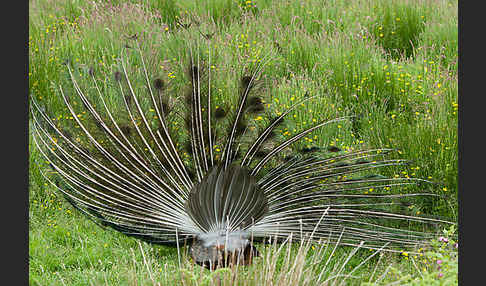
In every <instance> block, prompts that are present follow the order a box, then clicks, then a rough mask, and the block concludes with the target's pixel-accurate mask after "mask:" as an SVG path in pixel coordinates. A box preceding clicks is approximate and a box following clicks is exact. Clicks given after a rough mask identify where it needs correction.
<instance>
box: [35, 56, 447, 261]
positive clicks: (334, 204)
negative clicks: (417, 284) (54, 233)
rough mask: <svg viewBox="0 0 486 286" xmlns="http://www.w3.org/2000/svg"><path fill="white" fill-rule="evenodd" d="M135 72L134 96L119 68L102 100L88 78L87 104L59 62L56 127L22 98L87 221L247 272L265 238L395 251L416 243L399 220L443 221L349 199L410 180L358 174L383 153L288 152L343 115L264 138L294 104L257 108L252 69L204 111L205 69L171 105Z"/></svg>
mask: <svg viewBox="0 0 486 286" xmlns="http://www.w3.org/2000/svg"><path fill="white" fill-rule="evenodd" d="M141 62H142V67H143V69H141V70H142V71H141V77H142V78H143V81H144V86H143V88H144V90H145V92H140V91H139V89H137V87H136V86H134V85H133V83H132V82H133V81H132V79H131V77H130V72H129V71H128V68H127V62H126V61H122V70H121V71H118V72H115V74H114V77H113V79H112V81H113V84H114V86H115V87H116V89H117V90H118V92H117V93H116V96H115V99H116V100H114V99H113V98H114V97H113V96H109V95H108V93H109V92H110V91H112V89H106V88H103V87H102V86H100V85H99V84H98V82H97V81H96V80H95V77H94V75H93V73H92V72H90V73H88V74H89V77H90V78H92V81H91V84H90V89H89V90H90V91H91V92H92V93H94V95H88V90H86V89H83V88H81V86H80V85H79V82H78V79H77V76H76V75H75V69H74V70H73V68H72V67H70V66H68V71H69V80H70V81H71V82H72V89H71V94H68V92H67V90H68V89H69V88H68V87H60V94H61V99H62V102H63V104H64V106H65V108H66V110H67V112H68V113H69V114H70V116H71V117H72V120H70V121H69V123H63V124H61V123H60V122H59V121H57V122H56V120H55V118H53V115H52V114H50V113H49V111H48V109H49V106H41V105H40V104H39V103H38V102H36V101H32V106H33V108H32V115H33V117H32V118H33V132H34V142H35V144H36V146H37V147H38V148H39V150H40V152H41V153H42V154H43V155H44V157H45V158H46V160H47V162H49V164H50V166H51V167H52V168H53V169H54V171H55V173H56V174H57V175H58V176H57V177H56V178H51V177H49V176H46V179H47V180H49V181H51V183H53V185H55V186H56V188H57V189H58V190H59V191H60V192H61V193H62V194H63V195H64V197H65V198H66V200H67V201H69V202H70V203H71V204H72V205H73V206H74V207H75V208H76V209H77V210H79V211H80V212H82V213H84V214H85V215H86V216H88V217H89V218H91V219H93V220H94V221H95V222H97V223H99V224H100V225H102V226H107V227H111V228H113V229H115V230H117V231H119V232H121V233H124V234H126V235H129V236H133V237H136V238H138V239H141V240H144V241H148V242H150V243H154V244H169V245H177V244H181V243H183V242H184V241H185V240H189V241H191V243H192V245H191V246H190V249H189V251H190V253H191V256H192V257H193V259H194V260H195V261H196V262H197V263H199V264H203V265H208V266H210V265H212V266H214V265H217V264H218V262H219V263H223V264H226V263H228V257H229V256H228V254H231V255H232V257H237V259H238V263H241V264H247V263H250V262H251V257H252V256H255V255H258V251H256V249H255V248H254V247H253V243H252V242H253V241H257V240H262V239H264V238H265V237H269V236H273V237H276V238H281V239H285V238H288V237H289V236H292V237H293V239H294V240H298V239H303V238H305V237H311V238H313V239H315V240H319V239H320V240H325V241H328V242H332V243H337V242H339V243H341V244H344V245H357V244H359V243H360V242H362V241H364V242H365V244H364V247H369V248H383V247H384V248H385V249H388V250H397V249H403V248H404V247H413V246H414V245H416V244H417V243H420V242H423V240H424V239H427V238H428V237H429V236H430V232H424V231H413V230H410V229H407V228H404V227H403V223H405V224H406V225H407V224H410V223H415V224H417V225H426V224H438V223H444V221H440V220H438V219H432V218H427V217H417V216H411V215H407V214H404V213H402V212H399V211H398V207H399V206H400V202H402V201H403V200H407V199H411V198H412V199H413V197H415V196H418V195H424V194H408V193H402V194H388V193H385V192H381V193H380V192H376V193H375V194H365V193H363V190H367V189H370V188H373V189H377V190H378V189H390V188H395V187H401V186H404V185H408V184H417V183H420V182H421V180H418V179H412V178H387V177H383V176H370V175H369V171H376V170H379V169H380V168H383V167H386V166H391V165H401V164H404V163H405V161H404V160H399V159H387V157H386V156H387V154H388V153H389V152H391V151H393V150H390V149H373V150H360V151H353V152H342V151H341V150H340V149H339V148H337V147H332V148H329V149H327V150H326V149H323V148H320V147H316V146H315V147H309V148H300V149H299V148H298V147H295V146H296V145H298V144H295V143H298V142H299V141H301V140H302V138H304V137H305V136H306V135H308V134H310V133H311V132H313V131H315V130H317V129H320V128H323V127H324V126H325V125H327V124H332V123H334V122H338V121H342V120H346V118H337V119H333V120H328V121H323V122H318V123H316V124H315V125H313V126H311V127H309V128H307V129H304V130H302V131H300V132H298V133H296V134H294V135H293V136H290V138H281V137H279V136H277V132H276V130H278V129H279V128H281V126H283V125H284V124H285V122H286V120H287V119H286V117H287V116H288V114H289V113H290V112H291V111H293V110H295V109H296V108H299V107H300V106H301V104H302V102H299V103H296V104H294V105H293V106H291V107H290V108H289V109H288V110H286V111H285V112H282V113H281V115H280V116H272V115H270V113H269V112H266V105H265V104H264V103H265V101H264V99H263V97H262V96H261V95H260V94H259V92H261V91H262V90H263V89H262V88H261V86H262V83H261V81H260V80H259V79H258V77H259V76H260V75H261V69H260V68H257V69H255V71H254V72H250V73H249V75H243V76H242V77H241V79H240V80H239V91H238V92H237V95H236V96H235V97H237V102H238V104H237V105H235V106H234V107H235V108H233V109H231V108H228V107H227V106H226V107H222V105H216V103H215V102H213V100H214V91H213V90H212V87H211V70H210V69H209V68H208V69H206V68H204V67H203V65H202V64H201V62H199V61H196V60H195V57H191V58H190V65H189V67H188V69H187V75H186V76H187V82H188V86H187V90H186V93H185V94H184V95H183V96H180V95H175V94H171V93H170V92H169V91H168V89H167V84H166V83H165V82H164V81H163V80H162V79H160V78H156V79H151V78H150V77H149V75H148V72H147V70H146V68H145V62H144V60H143V58H142V59H141ZM309 98H310V97H309ZM305 100H307V99H305ZM113 102H115V104H113ZM113 106H117V107H116V108H114V107H113ZM216 106H217V107H216ZM120 107H121V108H120ZM120 109H122V111H120ZM253 115H259V116H262V117H265V118H266V123H265V124H264V126H258V125H256V124H253V125H252V123H254V122H252V121H251V119H250V117H251V116H253ZM261 122H265V121H264V120H263V121H262V120H261ZM216 150H219V151H220V152H216ZM397 206H398V207H397Z"/></svg>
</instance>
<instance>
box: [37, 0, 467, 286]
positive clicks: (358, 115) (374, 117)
mask: <svg viewBox="0 0 486 286" xmlns="http://www.w3.org/2000/svg"><path fill="white" fill-rule="evenodd" d="M190 40H194V41H196V42H198V43H200V49H201V51H202V52H201V53H202V55H206V56H207V57H210V58H211V64H210V66H209V67H208V68H210V69H211V70H212V72H213V73H214V74H215V76H214V86H215V89H216V90H217V91H218V92H217V94H215V95H214V96H215V98H216V99H218V100H220V101H221V102H223V104H226V105H227V106H231V96H230V95H231V94H232V92H234V89H235V86H234V83H235V80H234V79H235V78H237V77H238V76H239V75H240V74H241V72H242V71H245V70H248V69H251V67H253V66H255V65H258V64H261V63H265V66H264V72H263V77H264V80H265V82H267V83H268V86H271V88H268V98H267V99H266V101H265V103H266V104H268V106H269V107H270V108H271V110H272V112H274V113H275V115H279V114H281V112H282V111H283V110H284V109H285V108H288V107H289V106H290V105H292V104H294V103H295V102H298V101H300V100H302V99H303V98H305V97H306V96H308V95H312V96H314V95H319V96H318V97H316V98H314V99H312V100H311V101H309V102H307V103H306V104H305V106H304V107H303V108H302V109H300V110H299V111H295V112H292V113H291V114H290V115H291V119H292V124H290V125H288V126H287V127H286V129H284V130H282V134H280V136H283V137H286V136H291V135H292V134H294V133H295V132H297V131H298V130H299V129H300V128H303V127H305V126H306V125H307V126H308V125H310V124H312V123H313V122H316V121H319V120H322V119H332V118H335V117H341V116H349V115H352V116H353V117H352V119H351V120H349V121H348V122H342V123H339V124H334V125H330V126H328V127H326V128H323V129H320V130H318V131H316V132H313V133H312V136H307V137H306V138H305V139H304V141H303V143H302V144H303V145H306V146H311V145H318V146H323V147H328V146H337V147H339V148H340V149H343V150H349V151H352V150H360V149H366V148H380V147H385V148H394V149H396V150H397V152H396V157H397V158H404V159H408V160H410V164H408V165H407V166H405V167H404V166H401V167H400V168H394V167H390V168H388V169H387V170H386V172H387V174H386V175H388V176H397V177H398V176H401V177H412V178H423V179H427V180H429V181H431V182H433V183H432V184H425V185H422V184H421V185H420V186H416V187H414V188H415V189H413V188H412V190H410V191H411V192H412V191H421V192H429V193H434V194H437V195H439V196H440V199H430V198H423V199H420V200H416V201H414V203H413V204H410V205H408V206H407V208H408V209H409V212H410V213H411V214H415V215H428V216H433V217H440V218H445V219H447V220H450V221H454V222H457V212H458V210H457V209H458V203H457V192H458V190H457V173H458V169H457V160H458V159H457V158H458V145H457V144H458V143H457V141H458V140H457V115H458V104H457V99H458V71H457V67H458V63H457V59H458V54H457V48H458V16H457V1H446V0H444V1H439V0H416V1H411V0H393V1H389V0H380V1H361V0H359V1H358V0H356V1H345V0H329V1H322V0H306V1H296V0H283V1H272V0H254V1H250V0H248V1H243V0H241V1H238V0H208V1H189V0H181V1H175V0H161V1H155V0H142V1H121V0H118V1H87V0H68V1H58V0H29V74H28V78H29V96H30V97H31V98H35V100H36V101H37V102H39V103H40V104H42V105H43V106H45V107H46V108H48V109H49V112H50V113H51V114H52V115H53V116H54V117H55V118H56V120H57V121H58V122H63V121H66V122H69V121H72V120H73V118H72V117H70V115H69V114H67V113H66V112H65V110H64V109H63V107H62V102H61V100H60V97H59V95H60V90H59V86H63V88H64V87H67V86H69V85H70V81H69V77H68V74H67V68H66V63H70V64H72V65H73V66H75V67H76V71H77V73H78V74H79V75H81V76H83V75H91V74H95V75H96V77H97V78H100V79H103V80H102V81H103V82H104V86H103V88H104V90H107V93H110V84H111V83H110V82H112V81H113V77H114V74H115V73H116V72H117V71H118V70H119V61H120V57H121V56H122V55H124V56H126V58H128V60H129V61H130V63H131V68H133V71H134V72H135V71H136V70H137V69H139V68H140V61H139V57H138V50H140V53H141V54H142V55H143V57H144V58H146V59H147V63H148V69H149V71H150V72H151V73H152V75H153V76H154V77H160V78H163V80H164V81H165V82H167V84H168V85H169V86H170V87H171V88H173V90H174V92H177V91H178V88H179V87H180V86H181V85H183V84H184V82H185V78H184V69H185V68H186V66H187V55H188V42H189V41H190ZM109 96H110V98H114V99H113V101H112V102H111V103H112V104H114V105H116V104H117V101H116V99H115V98H116V95H115V94H110V95H109ZM82 116H83V115H82V114H80V117H82ZM256 120H258V118H256ZM29 139H30V140H29V143H30V144H29V152H30V157H29V280H30V284H31V285H215V284H213V283H220V284H221V285H233V284H231V283H232V282H233V283H235V284H237V285H453V284H457V244H456V243H457V241H456V240H455V238H454V237H455V235H454V229H453V228H452V229H444V230H440V232H441V233H440V234H438V235H437V239H435V240H434V241H433V242H432V243H431V245H430V246H429V247H428V248H426V249H419V250H416V251H415V252H416V253H414V254H410V253H409V252H408V251H407V250H404V251H403V252H401V253H384V252H380V251H369V250H364V249H359V247H354V248H352V247H338V248H334V246H332V245H314V244H309V245H307V244H302V245H300V244H298V243H297V244H294V245H292V246H290V244H289V245H283V246H282V248H281V252H277V250H278V249H279V248H278V247H279V246H272V245H271V244H268V245H261V246H260V247H261V252H262V257H260V258H258V259H257V260H256V261H255V263H254V265H252V266H250V267H248V268H242V269H226V270H221V271H220V272H218V273H217V274H214V273H213V274H211V273H209V272H208V271H206V270H202V269H200V268H198V267H197V266H194V265H193V264H192V263H191V262H190V260H189V259H188V258H187V257H186V256H185V255H184V249H185V248H184V247H183V246H181V249H174V248H169V247H163V246H153V245H149V244H147V243H141V242H138V241H137V240H135V239H133V238H129V237H126V236H123V235H121V234H119V233H117V232H115V231H112V230H107V229H102V228H99V227H98V226H97V225H96V224H94V223H93V222H91V221H89V220H87V219H86V218H84V217H83V216H82V215H81V214H79V213H78V212H76V211H75V210H74V209H73V208H72V207H71V206H70V205H69V204H68V203H67V202H66V201H64V199H63V198H62V196H60V195H59V193H57V192H56V191H55V189H54V188H53V187H52V186H51V185H49V184H48V183H47V181H46V180H45V178H44V177H43V175H42V171H47V173H49V171H48V166H47V164H45V160H44V159H43V158H42V157H41V154H40V153H39V152H38V151H37V150H36V148H35V147H34V144H33V142H32V141H33V140H32V138H29ZM372 191H373V190H369V192H372ZM290 257H293V258H292V259H290ZM296 262H301V263H296ZM293 263H295V264H293ZM315 277H319V279H316V278H315ZM215 281H219V282H215ZM326 283H327V284H326Z"/></svg>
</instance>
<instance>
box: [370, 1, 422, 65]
mask: <svg viewBox="0 0 486 286" xmlns="http://www.w3.org/2000/svg"><path fill="white" fill-rule="evenodd" d="M379 2H380V3H379V4H376V5H375V7H374V10H373V14H374V18H375V19H376V22H374V23H370V24H369V25H370V27H369V30H370V31H371V33H372V34H373V36H374V38H375V40H376V41H377V42H378V44H379V45H381V46H382V47H383V48H384V49H385V50H386V51H387V52H388V54H389V56H390V57H391V58H393V59H395V60H399V59H400V58H401V57H406V58H409V57H412V56H413V55H414V53H415V50H414V49H415V47H417V46H418V40H419V36H420V34H421V33H422V31H423V30H424V28H425V20H426V19H425V15H426V12H427V11H426V8H427V7H426V6H425V4H422V6H421V5H420V4H417V5H409V4H406V3H401V2H399V1H379Z"/></svg>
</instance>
